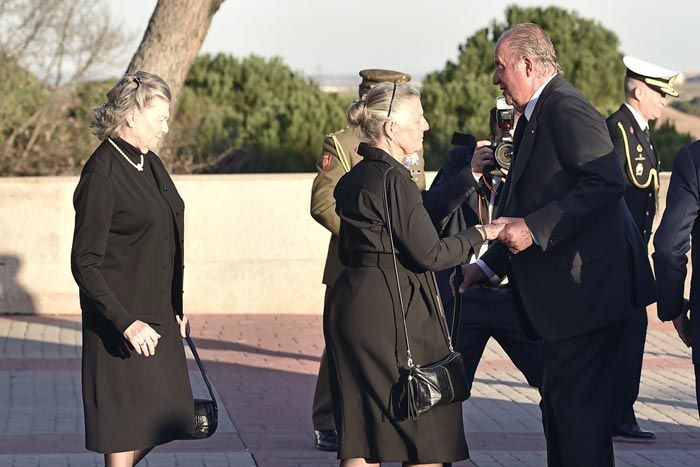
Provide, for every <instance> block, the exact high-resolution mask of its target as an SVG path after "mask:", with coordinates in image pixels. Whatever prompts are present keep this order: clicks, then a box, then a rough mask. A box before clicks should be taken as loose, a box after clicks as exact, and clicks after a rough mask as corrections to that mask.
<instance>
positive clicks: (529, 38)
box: [496, 23, 563, 76]
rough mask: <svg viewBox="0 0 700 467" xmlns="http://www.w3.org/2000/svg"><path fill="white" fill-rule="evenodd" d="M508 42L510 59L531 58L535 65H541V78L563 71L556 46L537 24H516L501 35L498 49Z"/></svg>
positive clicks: (497, 43) (497, 44)
mask: <svg viewBox="0 0 700 467" xmlns="http://www.w3.org/2000/svg"><path fill="white" fill-rule="evenodd" d="M506 41H508V45H509V50H510V57H511V58H514V59H520V58H523V57H529V58H530V59H532V60H533V61H534V62H535V63H539V64H540V65H541V67H542V68H541V70H540V71H541V76H544V75H545V74H549V73H551V72H555V73H557V74H562V73H563V71H562V69H561V66H559V62H558V61H557V52H556V50H555V49H554V44H552V40H551V39H550V38H549V34H547V33H546V32H545V31H544V29H542V28H541V27H540V26H539V25H537V24H535V23H521V24H516V25H515V26H513V27H512V28H510V29H508V30H507V31H506V32H504V33H503V34H501V37H499V38H498V41H497V42H496V47H498V46H499V45H500V44H502V43H504V42H506Z"/></svg>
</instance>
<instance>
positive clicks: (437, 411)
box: [324, 144, 482, 463]
mask: <svg viewBox="0 0 700 467" xmlns="http://www.w3.org/2000/svg"><path fill="white" fill-rule="evenodd" d="M359 151H360V154H361V155H362V156H364V160H363V161H362V162H360V163H359V164H357V165H356V166H355V167H353V169H352V170H351V171H350V172H349V173H348V174H346V175H345V176H344V177H343V178H342V179H341V180H340V181H339V183H338V185H337V187H336V189H335V199H336V210H337V212H338V214H339V216H340V219H341V227H340V236H339V240H340V258H341V261H342V262H343V264H344V266H345V269H344V270H343V272H342V273H341V275H340V277H339V278H338V280H337V281H336V282H335V284H334V286H333V288H332V290H331V293H330V296H329V300H328V302H327V305H326V309H325V312H324V334H325V338H326V348H327V350H328V353H329V369H330V373H331V392H332V396H333V406H334V409H335V412H336V424H337V427H338V433H339V437H340V452H339V455H338V456H339V458H341V459H348V458H356V457H362V458H366V459H370V460H375V461H380V460H381V461H386V462H389V461H393V462H398V461H407V462H417V463H429V462H451V461H458V460H461V459H464V458H466V457H468V455H469V453H468V450H467V445H466V441H465V437H464V429H463V426H462V407H461V404H459V403H456V404H451V405H448V406H443V407H436V408H433V409H431V410H430V411H428V412H427V413H425V414H423V415H421V416H419V417H418V419H417V420H415V421H411V420H405V410H404V409H405V408H404V407H402V406H401V403H400V402H399V397H398V393H399V392H400V387H401V383H400V381H401V380H402V376H401V375H402V374H403V372H401V371H400V370H399V367H402V368H406V367H407V356H406V346H405V343H404V341H405V337H404V330H403V324H402V320H401V307H400V305H399V297H398V291H397V279H396V273H395V271H394V267H393V263H392V259H391V246H390V245H391V244H390V240H389V235H388V228H387V223H386V221H385V220H386V217H385V209H384V194H383V193H384V186H383V182H382V180H383V178H384V173H385V172H386V171H387V170H388V169H390V168H391V170H390V171H389V172H388V174H387V176H386V191H387V192H388V204H389V212H390V215H391V221H392V227H393V228H392V231H393V236H394V243H395V245H396V250H397V258H398V274H399V281H400V283H401V291H402V296H403V300H404V305H405V310H406V322H407V329H408V334H409V340H410V345H411V352H412V355H413V359H414V361H415V362H416V363H418V364H428V363H433V362H436V361H438V360H440V359H442V358H444V357H445V356H447V354H448V351H449V350H448V346H447V342H446V337H445V334H444V330H443V328H442V327H441V324H440V321H439V315H438V313H439V308H438V307H439V306H440V305H439V303H438V299H437V293H438V292H437V289H436V287H435V282H434V278H433V274H432V272H430V271H432V270H437V269H445V268H447V267H449V266H453V265H455V264H458V263H460V262H461V261H463V260H465V259H466V258H467V256H468V255H469V252H470V250H471V249H472V248H473V247H474V246H477V245H479V244H481V242H482V238H481V235H480V234H479V233H478V232H477V231H476V230H475V229H473V228H471V229H468V230H465V231H464V232H460V233H458V234H457V235H455V236H453V237H449V238H445V239H440V238H439V237H438V234H437V232H436V230H435V227H434V226H433V224H432V222H431V220H430V217H429V215H428V213H427V212H426V210H425V209H424V208H423V203H422V198H421V194H420V192H419V191H418V188H417V187H416V185H415V183H413V181H412V180H411V177H410V174H409V172H408V170H406V169H405V168H404V167H403V166H402V165H401V164H400V163H399V162H397V161H396V160H395V159H393V158H392V157H391V156H389V155H388V154H386V153H385V152H384V151H382V150H380V149H377V148H372V147H370V146H367V145H366V144H362V145H360V149H359Z"/></svg>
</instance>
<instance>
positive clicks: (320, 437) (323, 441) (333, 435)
mask: <svg viewBox="0 0 700 467" xmlns="http://www.w3.org/2000/svg"><path fill="white" fill-rule="evenodd" d="M314 433H315V435H316V449H320V450H321V451H336V452H337V451H338V432H337V431H335V430H314Z"/></svg>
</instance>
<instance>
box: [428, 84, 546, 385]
mask: <svg viewBox="0 0 700 467" xmlns="http://www.w3.org/2000/svg"><path fill="white" fill-rule="evenodd" d="M517 117H519V114H518V115H516V113H515V111H514V109H513V107H512V106H510V105H508V104H507V103H506V102H505V100H504V99H503V98H499V99H498V100H497V102H496V106H495V107H494V108H492V109H491V113H490V119H489V128H490V133H491V135H490V136H491V140H490V141H488V140H482V141H479V142H477V143H475V144H474V141H473V139H471V145H470V144H469V142H470V141H469V140H470V138H468V137H467V135H460V134H459V133H455V136H454V138H453V145H454V146H456V147H455V148H454V149H453V150H452V151H450V154H449V155H448V160H447V161H446V163H445V167H443V170H441V172H440V175H438V177H437V178H436V179H435V182H434V183H433V185H432V187H431V190H435V189H439V188H440V186H442V185H444V184H447V183H449V181H450V177H449V176H448V175H446V174H449V173H450V172H451V170H450V169H448V166H449V165H450V164H463V166H464V167H467V168H468V169H469V170H470V171H471V174H472V176H473V177H474V179H475V180H476V181H477V182H478V183H479V187H480V188H479V190H477V191H474V192H472V193H471V194H469V195H468V196H467V197H466V198H465V199H464V201H463V202H462V204H461V205H459V206H458V207H457V208H456V209H455V210H454V212H453V213H452V215H451V217H450V218H449V220H448V221H447V223H446V225H445V227H444V228H443V229H442V232H441V236H450V235H453V234H454V233H456V232H459V231H460V230H463V229H464V228H466V227H468V226H472V225H477V224H482V223H489V222H490V221H491V220H492V219H493V213H494V211H495V209H496V207H497V203H498V200H499V196H500V192H501V190H502V188H503V181H504V179H505V176H506V174H507V173H508V169H509V168H510V162H511V161H510V159H511V157H512V152H513V136H512V133H511V130H512V129H513V128H514V126H515V122H516V121H517ZM474 146H476V147H474ZM496 154H497V155H496ZM487 248H488V245H487V244H486V243H485V244H484V245H483V246H482V247H481V248H480V249H479V250H478V251H474V253H473V255H472V256H471V258H470V262H474V261H476V260H477V259H478V258H479V257H480V256H481V254H482V253H484V252H485V251H486V250H487ZM451 272H452V270H451V269H448V270H444V271H440V272H439V273H437V279H438V286H439V287H440V292H441V297H442V300H443V303H444V308H445V310H447V311H448V312H450V311H452V310H453V306H454V292H453V290H451V288H450V282H451V278H450V274H451ZM461 301H462V304H461V309H462V310H463V311H462V313H461V319H459V323H458V326H459V327H458V329H456V330H455V331H456V335H453V342H454V344H455V349H456V350H457V351H458V352H460V353H461V354H462V356H463V359H464V368H465V373H466V375H467V380H468V382H469V384H470V385H471V384H472V383H473V381H474V375H475V373H476V369H477V366H478V365H479V361H480V360H481V356H482V355H483V353H484V349H485V347H486V344H487V342H488V340H489V339H490V338H494V339H496V341H497V342H498V344H499V345H500V346H501V347H502V348H503V350H505V352H506V353H507V354H508V356H509V357H510V359H511V361H512V362H513V364H514V365H515V366H516V367H517V368H518V369H519V370H520V371H521V372H522V374H523V375H524V376H525V378H526V380H527V382H528V384H529V385H530V386H532V387H536V388H540V387H541V385H542V341H541V340H533V339H531V338H529V337H528V336H527V335H526V334H525V331H524V330H523V327H522V324H521V323H520V321H519V319H518V316H517V312H516V309H515V302H514V299H513V293H512V291H511V289H510V285H509V284H508V280H507V279H505V280H503V281H494V282H488V281H485V282H483V283H482V284H480V286H479V287H476V288H474V289H470V290H466V291H464V293H462V295H461ZM452 319H453V320H454V319H455V317H454V316H453V317H452ZM453 329H454V327H453Z"/></svg>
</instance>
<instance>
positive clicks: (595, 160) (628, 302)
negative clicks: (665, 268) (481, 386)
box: [483, 76, 653, 340]
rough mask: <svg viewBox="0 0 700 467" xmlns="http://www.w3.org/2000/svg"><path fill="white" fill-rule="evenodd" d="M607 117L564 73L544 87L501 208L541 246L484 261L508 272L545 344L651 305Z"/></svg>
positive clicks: (495, 251) (493, 252)
mask: <svg viewBox="0 0 700 467" xmlns="http://www.w3.org/2000/svg"><path fill="white" fill-rule="evenodd" d="M624 188H625V185H624V179H623V176H622V171H621V170H620V166H619V163H618V161H617V156H616V155H615V152H614V151H613V146H612V143H611V142H610V136H609V135H608V131H607V128H606V126H605V122H604V120H603V117H602V116H601V115H600V114H599V113H598V112H597V111H596V110H595V108H594V107H593V106H592V105H591V104H590V103H588V101H586V99H585V98H584V97H583V95H581V93H580V92H579V91H578V90H577V89H575V88H574V87H573V86H571V85H570V84H569V83H567V82H566V80H565V79H564V78H563V77H561V76H556V77H554V78H553V79H552V80H551V81H550V82H549V83H548V84H547V86H546V87H545V88H544V90H543V92H542V94H541V95H540V98H539V100H538V101H537V105H536V106H535V110H534V112H533V114H532V116H531V118H530V120H529V122H528V124H527V127H526V129H525V132H524V136H523V138H522V141H521V143H520V146H519V149H518V152H517V154H516V158H515V162H514V167H513V168H512V171H511V173H510V174H509V180H508V181H507V182H506V186H505V187H504V193H503V195H502V197H503V198H502V199H501V201H500V203H499V214H500V215H503V216H508V217H522V218H525V222H526V223H527V225H528V227H529V228H530V231H531V232H532V235H533V236H534V239H535V242H536V245H535V244H533V245H532V246H531V247H530V248H528V249H527V250H525V251H523V252H520V253H519V254H517V255H510V254H509V253H508V250H507V248H506V247H505V246H504V245H503V244H498V245H495V246H494V247H492V248H491V249H490V250H489V251H488V252H487V253H486V255H485V256H484V257H483V260H484V261H485V262H486V264H487V265H489V266H490V267H491V268H492V269H493V270H494V272H496V273H498V275H499V276H501V275H503V274H506V273H507V272H509V278H510V280H511V284H512V285H513V286H515V287H516V289H517V291H518V294H517V295H518V296H519V298H520V301H521V303H520V307H521V311H522V312H524V313H525V314H526V317H527V318H528V320H529V322H530V323H531V324H532V326H533V328H534V330H535V331H536V332H537V333H538V334H539V335H540V336H541V337H542V338H544V339H545V340H552V339H565V338H568V337H572V336H575V335H579V334H583V333H586V332H589V331H592V330H594V329H598V328H600V327H603V326H606V325H609V324H612V323H614V322H616V321H620V320H621V319H623V318H624V317H625V316H626V315H627V313H629V312H631V311H632V309H633V308H634V307H638V306H646V305H647V304H649V303H651V302H652V301H653V296H652V295H651V294H650V291H653V276H652V275H651V268H650V266H649V262H648V259H647V258H646V255H645V254H644V252H643V251H642V250H643V248H642V243H641V237H640V235H639V232H638V231H637V229H636V227H635V226H634V224H633V221H632V219H631V216H630V214H629V210H628V209H627V207H626V206H625V203H624V200H623V194H624Z"/></svg>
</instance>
